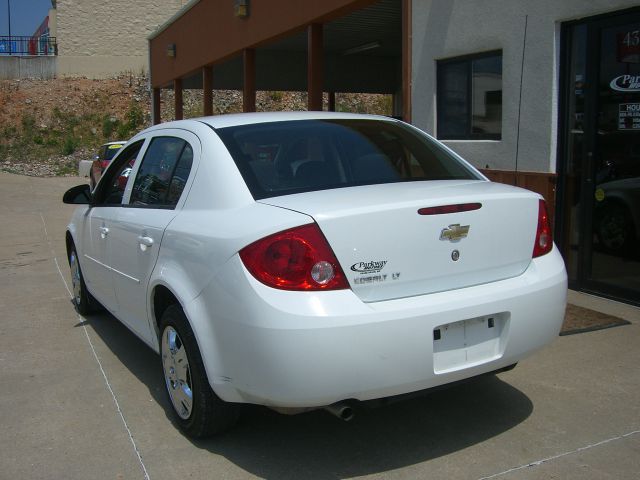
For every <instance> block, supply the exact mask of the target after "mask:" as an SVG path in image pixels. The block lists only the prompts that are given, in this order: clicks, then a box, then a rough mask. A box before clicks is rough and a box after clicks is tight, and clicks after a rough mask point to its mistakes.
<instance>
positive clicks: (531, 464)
mask: <svg viewBox="0 0 640 480" xmlns="http://www.w3.org/2000/svg"><path fill="white" fill-rule="evenodd" d="M639 433H640V430H634V431H633V432H629V433H625V434H623V435H618V436H617V437H611V438H607V439H606V440H602V441H601V442H598V443H594V444H592V445H587V446H585V447H580V448H578V449H576V450H572V451H570V452H565V453H561V454H559V455H554V456H553V457H548V458H543V459H542V460H536V461H535V462H531V463H527V464H526V465H520V466H519V467H514V468H510V469H509V470H505V471H504V472H500V473H494V474H493V475H489V476H488V477H482V478H479V479H478V480H488V479H489V478H496V477H501V476H503V475H507V474H509V473H511V472H517V471H518V470H522V469H525V468H531V467H537V466H539V465H542V464H544V463H547V462H550V461H552V460H557V459H558V458H562V457H566V456H567V455H573V454H575V453H580V452H584V451H585V450H590V449H592V448H595V447H599V446H601V445H605V444H607V443H610V442H615V441H616V440H623V439H625V438H627V437H630V436H632V435H637V434H639Z"/></svg>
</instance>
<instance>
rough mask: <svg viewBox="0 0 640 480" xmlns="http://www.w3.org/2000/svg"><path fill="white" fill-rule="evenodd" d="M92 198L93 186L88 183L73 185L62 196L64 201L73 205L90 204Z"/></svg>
mask: <svg viewBox="0 0 640 480" xmlns="http://www.w3.org/2000/svg"><path fill="white" fill-rule="evenodd" d="M91 200H92V197H91V187H90V186H89V185H88V184H86V183H83V184H82V185H76V186H75V187H71V188H70V189H69V190H67V191H66V192H65V193H64V195H63V196H62V201H63V203H70V204H72V205H89V204H90V203H91Z"/></svg>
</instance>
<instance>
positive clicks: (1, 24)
mask: <svg viewBox="0 0 640 480" xmlns="http://www.w3.org/2000/svg"><path fill="white" fill-rule="evenodd" d="M9 5H10V6H11V35H27V36H31V35H32V34H33V32H35V31H36V29H37V28H38V27H39V26H40V24H41V23H42V21H43V20H44V17H46V16H47V15H48V13H49V9H50V8H51V0H0V35H9V10H8V9H7V6H9Z"/></svg>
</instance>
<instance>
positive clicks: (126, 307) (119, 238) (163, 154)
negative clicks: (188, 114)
mask: <svg viewBox="0 0 640 480" xmlns="http://www.w3.org/2000/svg"><path fill="white" fill-rule="evenodd" d="M200 149H201V147H200V142H199V140H198V138H197V137H196V136H195V135H193V134H190V133H188V132H185V131H181V130H173V129H167V130H160V131H157V132H155V135H154V136H153V137H151V138H150V142H149V146H148V148H147V149H146V151H145V153H144V155H143V158H142V160H141V162H140V165H139V167H138V168H137V169H136V171H135V172H134V173H133V175H134V180H133V184H132V188H131V191H130V192H128V193H127V197H128V198H125V201H124V205H123V208H121V209H120V211H119V212H118V219H117V222H116V223H115V225H114V228H113V230H112V231H111V232H110V244H109V248H110V250H111V253H110V255H111V259H112V262H113V265H112V266H113V271H114V287H115V294H116V298H117V301H118V305H119V312H118V318H119V319H120V320H121V321H122V322H124V323H125V324H126V325H127V326H128V327H129V328H130V329H132V330H133V331H134V332H135V333H136V334H137V335H139V336H140V337H141V338H142V339H143V340H145V341H146V342H147V343H152V342H153V340H152V339H151V338H152V336H153V335H155V333H154V332H155V331H154V330H153V328H152V327H151V325H150V323H149V321H148V319H149V315H148V313H149V312H148V311H147V304H148V294H147V288H148V285H149V279H150V277H151V272H152V271H153V268H154V267H155V263H156V260H157V258H158V252H159V249H160V243H161V242H162V236H163V234H164V231H165V229H166V227H167V226H168V225H169V223H170V222H171V221H172V220H173V218H174V217H175V216H176V214H177V212H178V209H179V208H180V207H181V206H182V203H183V202H184V198H183V197H184V195H182V193H183V191H184V190H186V189H187V188H188V185H190V173H191V166H192V163H193V159H194V158H197V157H198V156H199V155H200Z"/></svg>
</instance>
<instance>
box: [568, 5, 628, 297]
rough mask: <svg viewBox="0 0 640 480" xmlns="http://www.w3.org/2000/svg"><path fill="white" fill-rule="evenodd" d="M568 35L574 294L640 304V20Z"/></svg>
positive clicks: (622, 18) (588, 26)
mask: <svg viewBox="0 0 640 480" xmlns="http://www.w3.org/2000/svg"><path fill="white" fill-rule="evenodd" d="M563 34H564V52H565V56H564V61H565V66H564V73H563V77H564V83H563V88H564V99H565V101H564V115H563V116H564V121H565V122H566V123H565V125H564V142H563V146H564V148H563V149H564V159H563V160H564V162H563V171H562V178H561V185H562V187H561V188H562V190H561V192H560V195H559V196H560V197H561V198H560V202H561V204H562V207H561V214H562V225H561V226H560V227H559V229H558V231H559V233H560V237H559V239H558V240H559V243H560V244H561V245H562V249H563V254H564V257H565V260H566V262H567V270H568V272H569V278H570V282H571V286H572V287H573V288H577V289H580V290H585V291H591V292H595V293H598V294H601V295H605V296H610V297H614V298H619V299H621V300H624V301H628V302H631V303H638V304H640V13H628V12H626V13H625V14H624V15H613V16H609V17H606V18H596V19H592V20H586V21H582V22H580V23H574V24H569V25H565V26H564V28H563Z"/></svg>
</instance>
